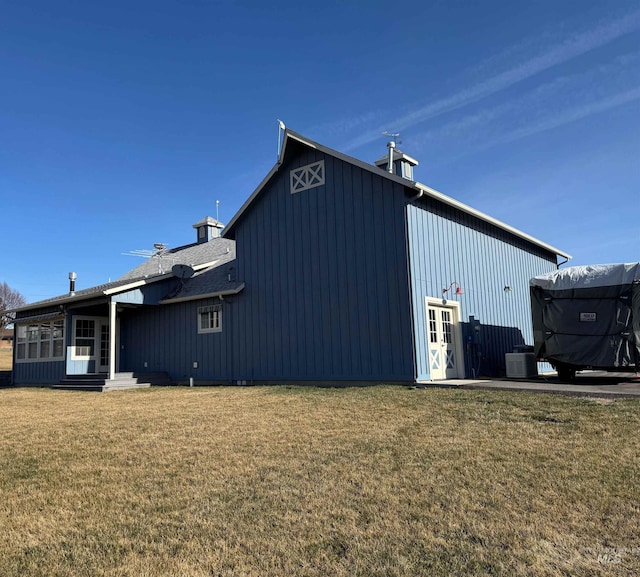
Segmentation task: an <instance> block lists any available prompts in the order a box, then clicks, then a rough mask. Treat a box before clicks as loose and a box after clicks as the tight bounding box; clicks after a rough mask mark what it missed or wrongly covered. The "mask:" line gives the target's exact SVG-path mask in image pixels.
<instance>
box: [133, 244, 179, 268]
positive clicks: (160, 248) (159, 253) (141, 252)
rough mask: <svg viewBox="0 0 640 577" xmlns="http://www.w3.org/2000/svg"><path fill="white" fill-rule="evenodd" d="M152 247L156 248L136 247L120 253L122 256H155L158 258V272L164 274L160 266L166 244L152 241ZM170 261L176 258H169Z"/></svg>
mask: <svg viewBox="0 0 640 577" xmlns="http://www.w3.org/2000/svg"><path fill="white" fill-rule="evenodd" d="M153 248H155V249H156V250H150V249H146V248H138V249H136V250H130V251H129V252H122V253H120V254H122V255H124V256H138V257H140V258H153V257H157V258H158V273H159V274H164V269H163V266H162V257H163V256H165V255H164V250H165V249H166V248H167V245H166V244H164V243H163V242H154V243H153ZM169 260H171V261H175V260H176V259H172V258H171V259H169Z"/></svg>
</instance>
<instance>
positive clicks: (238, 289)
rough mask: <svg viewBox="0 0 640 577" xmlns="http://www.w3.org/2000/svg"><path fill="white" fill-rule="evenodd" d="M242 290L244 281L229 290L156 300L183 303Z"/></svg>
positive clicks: (233, 293)
mask: <svg viewBox="0 0 640 577" xmlns="http://www.w3.org/2000/svg"><path fill="white" fill-rule="evenodd" d="M242 290H244V283H242V284H241V285H240V286H239V287H237V288H235V289H229V290H225V291H217V292H213V293H205V294H198V295H192V296H188V297H179V298H177V299H163V300H161V301H158V302H159V303H160V304H161V305H170V304H173V303H183V302H187V301H199V300H203V299H209V298H214V297H221V296H223V297H226V296H231V295H237V294H238V293H239V292H240V291H242Z"/></svg>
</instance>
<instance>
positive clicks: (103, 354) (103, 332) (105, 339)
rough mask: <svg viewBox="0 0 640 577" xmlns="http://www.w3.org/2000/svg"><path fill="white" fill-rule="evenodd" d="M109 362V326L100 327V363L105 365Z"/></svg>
mask: <svg viewBox="0 0 640 577" xmlns="http://www.w3.org/2000/svg"><path fill="white" fill-rule="evenodd" d="M108 364H109V327H108V326H107V325H101V327H100V365H101V366H103V367H106V366H107V365H108Z"/></svg>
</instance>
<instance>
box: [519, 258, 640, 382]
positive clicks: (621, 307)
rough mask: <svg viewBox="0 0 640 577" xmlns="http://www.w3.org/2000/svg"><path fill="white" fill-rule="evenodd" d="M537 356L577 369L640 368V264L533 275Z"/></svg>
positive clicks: (569, 373) (566, 376) (567, 373)
mask: <svg viewBox="0 0 640 577" xmlns="http://www.w3.org/2000/svg"><path fill="white" fill-rule="evenodd" d="M530 290H531V313H532V315H533V336H534V351H535V355H536V358H537V359H538V360H540V361H547V362H549V363H551V365H552V366H553V367H554V368H555V369H556V370H557V371H558V376H559V377H560V378H561V379H563V380H571V379H573V378H574V377H575V374H576V371H579V370H581V369H598V370H606V371H636V372H638V370H640V263H630V264H603V265H589V266H574V267H568V268H565V269H562V270H557V271H554V272H552V273H548V274H544V275H540V276H537V277H535V278H532V279H531V281H530Z"/></svg>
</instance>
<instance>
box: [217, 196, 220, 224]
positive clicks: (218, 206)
mask: <svg viewBox="0 0 640 577" xmlns="http://www.w3.org/2000/svg"><path fill="white" fill-rule="evenodd" d="M219 208H220V201H219V200H216V220H217V221H218V222H220V218H219V217H218V210H219Z"/></svg>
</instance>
